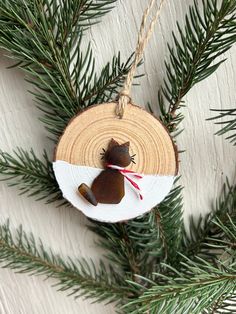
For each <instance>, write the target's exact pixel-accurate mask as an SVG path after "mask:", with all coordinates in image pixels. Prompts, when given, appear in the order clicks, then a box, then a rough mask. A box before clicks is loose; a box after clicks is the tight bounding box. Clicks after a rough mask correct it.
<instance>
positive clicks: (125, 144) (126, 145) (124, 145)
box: [120, 142, 130, 148]
mask: <svg viewBox="0 0 236 314" xmlns="http://www.w3.org/2000/svg"><path fill="white" fill-rule="evenodd" d="M120 146H123V147H127V148H129V146H130V142H126V143H124V144H121V145H120Z"/></svg>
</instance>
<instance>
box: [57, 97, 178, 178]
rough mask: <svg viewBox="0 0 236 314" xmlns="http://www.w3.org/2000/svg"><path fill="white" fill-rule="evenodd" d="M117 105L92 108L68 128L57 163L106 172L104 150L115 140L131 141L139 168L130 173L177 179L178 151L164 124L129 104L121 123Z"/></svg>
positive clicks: (135, 165) (76, 118)
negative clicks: (170, 176) (171, 176)
mask: <svg viewBox="0 0 236 314" xmlns="http://www.w3.org/2000/svg"><path fill="white" fill-rule="evenodd" d="M116 106H117V103H115V102H113V103H104V104H99V105H96V106H92V107H89V108H88V109H86V110H84V111H82V112H81V113H80V114H78V115H77V116H76V117H75V118H73V119H72V120H71V121H70V123H69V125H68V126H67V127H66V129H65V131H64V134H63V135H62V137H61V139H60V141H59V143H58V146H57V148H56V151H55V161H56V160H63V161H66V162H68V163H70V164H73V165H80V166H89V167H95V168H103V166H102V161H101V153H102V149H103V148H104V149H106V148H107V146H108V143H109V141H110V140H111V139H112V138H114V139H115V140H116V141H117V142H118V143H120V144H122V143H125V142H127V141H130V155H133V154H136V155H135V162H136V164H132V165H130V166H129V169H131V170H133V171H135V172H139V173H143V174H152V175H176V174H177V172H178V162H177V153H176V147H175V145H174V144H173V142H172V140H171V137H170V135H169V133H168V132H167V130H166V128H165V127H164V126H163V124H162V123H161V122H160V121H159V120H158V119H157V118H155V117H154V116H153V115H151V114H150V113H148V112H147V111H146V110H144V109H142V108H141V107H139V106H136V105H133V104H128V105H127V106H126V108H125V113H124V116H123V118H122V119H119V118H118V117H117V116H116V114H115V109H116Z"/></svg>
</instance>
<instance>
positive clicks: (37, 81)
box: [0, 0, 131, 138]
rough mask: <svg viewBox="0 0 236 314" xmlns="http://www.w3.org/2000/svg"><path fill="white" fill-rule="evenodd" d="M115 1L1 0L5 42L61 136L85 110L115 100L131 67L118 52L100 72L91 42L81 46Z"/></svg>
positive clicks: (1, 43)
mask: <svg viewBox="0 0 236 314" xmlns="http://www.w3.org/2000/svg"><path fill="white" fill-rule="evenodd" d="M113 2H115V0H98V1H91V0H89V1H88V0H80V1H78V0H66V1H59V3H58V4H56V2H53V1H48V0H36V1H34V2H32V1H29V0H27V1H20V0H19V1H10V2H9V1H5V0H1V1H0V25H1V26H0V47H2V48H4V49H5V50H7V51H9V52H10V53H11V55H10V56H9V57H11V58H12V59H14V60H16V61H17V64H15V65H17V66H18V67H20V68H21V69H23V70H24V71H25V72H26V73H27V77H26V79H27V80H28V81H29V82H30V83H31V84H33V85H34V86H35V89H34V90H33V91H31V92H32V94H33V95H34V96H35V99H36V102H37V104H38V107H39V109H40V110H41V111H42V112H43V113H44V115H43V117H41V120H42V121H43V122H44V124H45V125H46V128H47V130H48V131H49V132H50V133H52V134H53V135H54V136H56V138H58V137H60V136H61V134H62V132H63V130H64V128H65V126H66V125H67V124H68V122H69V120H70V119H71V118H73V117H74V116H75V115H76V114H77V113H78V112H79V111H80V110H81V109H83V108H84V107H87V106H89V105H92V104H95V103H97V102H103V101H108V100H111V98H112V97H113V96H114V94H116V93H117V88H118V87H119V86H120V85H121V83H122V82H123V80H124V78H125V75H126V74H127V72H128V70H129V68H130V64H131V58H129V59H128V60H127V62H125V63H123V62H121V60H120V55H119V54H118V56H117V57H113V59H112V61H111V62H108V63H107V64H106V65H105V66H104V68H103V69H102V71H101V73H100V74H99V75H98V74H96V73H95V59H94V57H93V54H92V50H91V46H90V44H88V46H87V49H85V51H84V50H83V51H82V49H81V41H82V38H83V34H84V31H85V29H86V28H87V27H88V25H90V24H93V23H94V21H96V19H97V18H98V17H101V16H102V15H104V14H105V13H106V12H108V11H109V10H110V9H111V4H112V3H113ZM20 4H22V5H23V7H22V5H20ZM94 19H95V20H94ZM54 138H55V137H54Z"/></svg>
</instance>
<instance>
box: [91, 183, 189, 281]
mask: <svg viewBox="0 0 236 314" xmlns="http://www.w3.org/2000/svg"><path fill="white" fill-rule="evenodd" d="M180 193H181V187H180V186H177V187H175V188H173V190H172V191H171V192H170V194H169V195H168V196H167V197H166V199H165V200H164V201H163V202H162V203H161V204H160V205H159V206H157V207H156V208H155V209H153V210H152V211H151V212H150V213H148V214H146V215H144V216H142V217H138V218H136V219H133V220H130V221H128V222H126V223H118V224H104V223H98V222H93V223H94V224H93V226H92V227H89V228H90V229H91V230H92V231H93V232H95V233H97V234H98V235H100V236H101V240H100V241H99V242H98V245H100V246H101V247H102V248H104V249H105V250H106V251H108V252H109V253H108V254H107V255H106V257H107V258H108V259H109V261H110V262H111V263H112V264H116V265H118V266H119V267H121V269H123V270H124V271H125V272H126V274H127V276H128V277H129V278H135V277H134V276H135V275H136V274H139V275H143V276H149V275H150V274H151V273H152V272H153V271H154V269H157V268H158V267H159V266H160V263H161V262H163V261H171V260H172V261H173V262H174V260H175V256H176V254H177V250H178V248H179V246H180V244H181V241H182V237H181V234H182V229H183V221H182V198H181V196H180ZM158 269H159V268H158Z"/></svg>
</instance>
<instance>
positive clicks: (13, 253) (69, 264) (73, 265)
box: [0, 223, 130, 302]
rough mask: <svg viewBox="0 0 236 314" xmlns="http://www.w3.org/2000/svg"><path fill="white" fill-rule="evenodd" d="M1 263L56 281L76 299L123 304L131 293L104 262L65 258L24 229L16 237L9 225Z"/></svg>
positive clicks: (2, 234) (0, 245) (0, 232)
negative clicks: (96, 264) (97, 262)
mask: <svg viewBox="0 0 236 314" xmlns="http://www.w3.org/2000/svg"><path fill="white" fill-rule="evenodd" d="M0 262H1V264H2V265H3V267H5V268H6V267H7V268H10V269H13V270H16V271H17V272H19V273H29V274H38V275H44V276H46V277H45V278H47V279H48V278H53V279H55V280H56V286H57V287H58V290H59V291H67V290H68V292H69V295H74V296H75V297H76V298H77V297H81V296H83V297H89V298H93V299H95V300H96V301H99V302H101V301H104V300H106V301H107V302H114V301H117V302H121V301H122V300H124V299H126V298H127V293H128V294H130V291H127V288H126V287H125V286H124V285H123V278H122V277H121V276H120V275H119V274H118V273H116V271H115V270H114V268H113V267H111V266H109V267H106V266H105V265H104V263H103V262H102V261H101V262H100V264H99V266H95V265H94V263H93V261H89V262H87V261H86V260H85V259H82V260H75V261H73V260H72V259H71V258H67V259H64V258H62V257H61V256H59V255H55V254H54V253H53V252H52V251H51V250H47V249H45V247H44V245H43V244H42V242H41V241H40V242H39V243H36V241H35V239H34V237H33V235H32V234H30V235H29V236H28V235H27V234H26V233H25V232H24V231H23V230H22V228H21V227H20V228H18V229H17V231H16V236H13V235H12V233H11V231H10V228H9V223H7V224H5V225H2V226H0Z"/></svg>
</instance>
